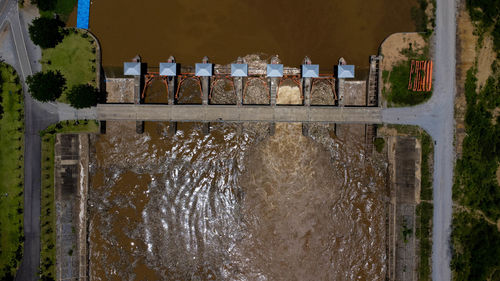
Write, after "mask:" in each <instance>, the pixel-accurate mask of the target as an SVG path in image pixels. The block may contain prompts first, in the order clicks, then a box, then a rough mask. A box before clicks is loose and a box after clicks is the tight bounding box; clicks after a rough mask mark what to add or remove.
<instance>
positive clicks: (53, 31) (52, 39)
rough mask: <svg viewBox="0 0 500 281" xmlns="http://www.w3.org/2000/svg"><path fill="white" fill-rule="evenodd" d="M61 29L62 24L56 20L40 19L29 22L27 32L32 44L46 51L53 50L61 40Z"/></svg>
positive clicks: (62, 34) (62, 36) (62, 35)
mask: <svg viewBox="0 0 500 281" xmlns="http://www.w3.org/2000/svg"><path fill="white" fill-rule="evenodd" d="M63 27H64V23H63V22H61V21H60V20H58V19H51V18H44V17H40V18H36V19H34V20H33V21H32V22H31V24H30V26H29V28H28V31H29V34H30V38H31V41H33V43H35V44H37V45H38V46H40V47H41V48H42V49H47V48H54V47H55V46H56V45H57V44H59V43H60V42H61V41H62V40H63V38H64V33H63V31H62V28H63Z"/></svg>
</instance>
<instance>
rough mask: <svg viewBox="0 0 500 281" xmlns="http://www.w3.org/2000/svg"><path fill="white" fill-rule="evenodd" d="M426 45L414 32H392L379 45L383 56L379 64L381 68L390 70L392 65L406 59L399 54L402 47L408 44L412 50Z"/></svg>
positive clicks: (404, 47)
mask: <svg viewBox="0 0 500 281" xmlns="http://www.w3.org/2000/svg"><path fill="white" fill-rule="evenodd" d="M425 45H426V43H425V40H424V38H422V36H421V35H420V34H418V33H416V32H401V33H394V34H392V35H390V36H389V37H387V38H386V39H385V40H384V42H383V43H382V45H381V46H380V54H381V55H382V56H383V60H382V63H381V65H380V68H381V70H382V71H383V70H389V71H390V70H392V67H393V66H394V65H395V64H396V63H398V62H399V61H401V60H403V59H406V57H405V56H404V55H402V54H401V51H402V50H403V49H407V48H409V47H410V46H411V47H412V49H413V50H418V49H422V48H424V47H425Z"/></svg>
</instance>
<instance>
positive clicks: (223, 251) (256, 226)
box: [89, 122, 387, 280]
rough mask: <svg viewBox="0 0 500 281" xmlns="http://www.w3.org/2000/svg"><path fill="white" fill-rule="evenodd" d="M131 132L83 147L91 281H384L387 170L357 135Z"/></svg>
mask: <svg viewBox="0 0 500 281" xmlns="http://www.w3.org/2000/svg"><path fill="white" fill-rule="evenodd" d="M134 126H135V123H132V124H131V126H127V125H126V124H124V123H119V122H118V123H110V124H109V125H108V131H107V133H106V134H105V135H99V136H98V137H97V140H96V141H95V143H94V146H95V152H94V153H93V155H94V156H93V159H94V160H93V164H92V168H91V171H92V175H93V176H92V178H91V185H92V188H91V190H90V201H89V214H90V275H91V280H146V279H147V280H156V279H161V280H384V279H385V273H386V270H387V269H386V262H387V257H386V248H385V239H386V234H385V206H386V205H385V203H384V198H385V195H386V192H387V189H386V182H385V178H386V174H385V170H386V165H387V164H386V163H385V160H383V159H378V160H374V159H371V158H370V157H368V156H366V151H365V147H364V142H360V141H359V140H360V139H361V138H360V137H359V135H357V134H356V133H350V132H348V131H347V132H345V133H344V134H342V135H343V136H342V138H339V137H336V136H335V135H334V130H333V129H332V128H333V125H330V126H328V127H325V126H323V125H315V126H313V129H311V131H312V133H311V137H304V136H303V135H302V130H301V125H300V124H288V123H279V124H277V125H276V131H275V134H274V135H273V136H270V135H269V130H268V128H269V125H266V124H259V123H255V124H213V126H212V127H211V131H210V134H208V135H203V134H202V131H201V129H200V126H199V124H194V123H179V125H178V131H177V133H176V134H175V136H173V137H169V136H168V134H167V132H168V126H169V125H168V124H167V123H153V122H148V123H146V125H145V132H144V134H142V135H137V134H133V131H134V129H135V127H134ZM314 128H315V129H314ZM344 128H346V127H345V126H344Z"/></svg>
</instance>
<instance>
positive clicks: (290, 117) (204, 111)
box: [97, 104, 382, 123]
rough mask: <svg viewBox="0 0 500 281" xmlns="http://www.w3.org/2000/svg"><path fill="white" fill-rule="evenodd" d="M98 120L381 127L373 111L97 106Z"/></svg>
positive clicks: (378, 118)
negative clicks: (375, 125)
mask: <svg viewBox="0 0 500 281" xmlns="http://www.w3.org/2000/svg"><path fill="white" fill-rule="evenodd" d="M97 119H99V120H137V121H187V122H189V121H209V122H221V121H228V122H245V121H256V122H259V121H261V122H331V123H333V122H335V123H381V122H382V115H381V109H380V108H376V107H371V108H367V107H365V108H361V107H331V106H324V107H323V106H321V107H320V106H318V107H308V106H276V107H272V106H251V105H249V106H241V107H238V106H236V105H174V106H169V105H152V104H141V105H135V104H99V105H98V106H97Z"/></svg>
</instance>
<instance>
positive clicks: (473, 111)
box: [451, 66, 500, 280]
mask: <svg viewBox="0 0 500 281" xmlns="http://www.w3.org/2000/svg"><path fill="white" fill-rule="evenodd" d="M493 70H494V71H493V73H494V74H493V75H492V76H491V77H490V78H489V79H488V80H487V82H486V85H485V86H484V87H482V88H481V89H480V90H479V91H476V83H477V79H476V77H475V75H476V70H475V69H474V68H471V69H469V71H468V72H467V78H466V82H465V98H466V101H467V107H466V113H465V131H466V136H465V138H464V140H463V147H462V157H461V158H460V159H458V160H457V163H456V166H455V184H454V186H453V199H454V201H455V203H456V204H457V207H456V208H455V212H454V216H453V231H452V242H453V257H452V262H451V266H452V269H453V270H454V280H488V279H490V280H499V279H500V260H499V259H498V257H499V256H500V233H499V229H498V228H497V225H496V222H497V221H498V220H499V219H500V186H499V183H498V180H497V177H496V172H497V170H498V166H499V160H500V117H499V116H498V114H497V116H496V117H495V116H494V115H495V113H494V112H496V111H498V108H499V107H500V96H499V95H498V90H497V89H498V88H499V87H500V71H499V69H498V66H496V67H494V68H493Z"/></svg>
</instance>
